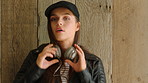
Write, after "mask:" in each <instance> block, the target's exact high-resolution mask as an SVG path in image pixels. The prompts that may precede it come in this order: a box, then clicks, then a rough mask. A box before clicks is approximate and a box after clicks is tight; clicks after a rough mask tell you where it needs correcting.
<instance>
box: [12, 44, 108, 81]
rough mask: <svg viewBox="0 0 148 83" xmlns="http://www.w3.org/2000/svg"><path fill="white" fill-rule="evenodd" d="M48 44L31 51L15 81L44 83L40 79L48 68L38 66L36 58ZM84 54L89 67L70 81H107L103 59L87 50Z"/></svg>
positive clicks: (73, 75) (76, 73)
mask: <svg viewBox="0 0 148 83" xmlns="http://www.w3.org/2000/svg"><path fill="white" fill-rule="evenodd" d="M46 45H47V44H43V45H41V46H39V47H38V48H37V49H34V50H32V51H30V53H29V54H28V56H27V57H26V59H25V61H24V63H23V64H22V66H21V69H20V70H19V72H18V73H17V75H16V77H15V79H14V81H13V83H42V82H40V80H41V77H42V76H43V74H44V72H45V71H46V70H44V69H40V68H39V67H38V66H37V64H36V59H37V57H38V54H39V53H40V52H42V50H43V48H44V47H45V46H46ZM84 54H85V59H86V63H87V68H86V69H85V70H84V71H82V72H74V73H73V74H72V76H71V78H69V83H106V78H105V73H104V68H103V64H102V61H101V59H100V58H98V57H97V56H95V55H93V54H89V53H85V52H84ZM56 83H59V82H56Z"/></svg>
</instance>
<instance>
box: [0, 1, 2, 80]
mask: <svg viewBox="0 0 148 83" xmlns="http://www.w3.org/2000/svg"><path fill="white" fill-rule="evenodd" d="M0 34H1V0H0ZM1 57H2V55H1V35H0V83H1V80H2V79H1V78H2V75H1V73H2V65H1V60H2V58H1Z"/></svg>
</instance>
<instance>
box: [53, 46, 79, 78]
mask: <svg viewBox="0 0 148 83" xmlns="http://www.w3.org/2000/svg"><path fill="white" fill-rule="evenodd" d="M53 47H55V48H57V51H56V53H55V55H53V58H57V59H58V60H59V61H60V63H59V64H60V65H59V67H58V68H57V69H56V70H55V72H54V73H53V76H54V77H56V76H62V75H61V74H56V73H57V72H58V70H59V69H60V68H61V67H62V64H63V63H62V61H61V59H60V58H61V54H62V53H61V49H60V47H59V46H58V45H55V46H53ZM76 55H77V52H76V49H75V48H74V47H73V46H71V47H70V48H68V49H67V50H66V51H65V53H64V58H65V59H69V60H71V61H74V59H75V58H76V59H77V58H78V57H76ZM63 77H64V78H66V77H65V76H63ZM66 79H67V78H66Z"/></svg>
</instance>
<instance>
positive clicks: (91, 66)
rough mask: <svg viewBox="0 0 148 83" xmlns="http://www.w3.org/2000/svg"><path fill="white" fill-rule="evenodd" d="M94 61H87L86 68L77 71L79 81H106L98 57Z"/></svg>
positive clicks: (92, 82) (87, 82)
mask: <svg viewBox="0 0 148 83" xmlns="http://www.w3.org/2000/svg"><path fill="white" fill-rule="evenodd" d="M97 59H98V60H95V61H88V62H87V64H88V65H87V68H86V69H85V70H84V71H82V72H77V73H78V75H79V77H80V80H81V83H106V77H105V73H104V67H103V64H102V61H101V59H100V58H97Z"/></svg>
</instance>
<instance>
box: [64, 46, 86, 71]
mask: <svg viewBox="0 0 148 83" xmlns="http://www.w3.org/2000/svg"><path fill="white" fill-rule="evenodd" d="M74 47H75V48H76V51H77V53H78V55H79V59H78V61H77V63H74V62H72V61H70V60H65V62H67V63H68V64H69V65H70V66H71V67H72V68H73V69H74V70H75V71H76V72H81V71H83V70H85V69H86V60H85V55H84V52H83V50H82V49H81V48H80V47H79V46H78V45H76V44H75V45H74Z"/></svg>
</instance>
